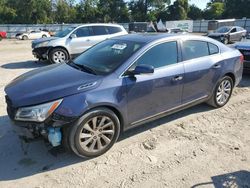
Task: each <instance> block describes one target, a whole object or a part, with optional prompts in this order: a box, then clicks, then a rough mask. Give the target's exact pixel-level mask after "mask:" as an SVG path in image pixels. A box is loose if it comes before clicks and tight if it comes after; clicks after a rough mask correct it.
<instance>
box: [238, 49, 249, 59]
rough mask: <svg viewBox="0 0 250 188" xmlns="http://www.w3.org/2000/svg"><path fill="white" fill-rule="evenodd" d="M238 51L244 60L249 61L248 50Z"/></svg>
mask: <svg viewBox="0 0 250 188" xmlns="http://www.w3.org/2000/svg"><path fill="white" fill-rule="evenodd" d="M239 51H240V52H241V53H242V54H243V56H244V60H246V61H250V50H241V49H239Z"/></svg>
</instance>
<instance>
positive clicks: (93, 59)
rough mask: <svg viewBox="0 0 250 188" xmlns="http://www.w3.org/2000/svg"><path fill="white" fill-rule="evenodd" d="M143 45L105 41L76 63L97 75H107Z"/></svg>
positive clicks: (81, 56) (121, 41) (131, 42)
mask: <svg viewBox="0 0 250 188" xmlns="http://www.w3.org/2000/svg"><path fill="white" fill-rule="evenodd" d="M143 44H144V43H139V42H133V41H125V40H117V39H110V40H105V41H103V42H101V43H99V44H97V45H95V46H94V47H92V48H90V49H88V50H87V51H85V52H84V53H82V54H81V55H80V56H79V57H77V58H76V59H75V60H74V63H75V64H76V65H82V66H85V67H88V68H89V69H92V70H93V71H94V72H95V73H96V74H100V75H106V74H109V73H111V72H113V71H114V70H115V69H116V68H118V67H119V66H120V65H121V64H122V63H124V62H125V61H126V60H127V59H128V58H129V57H131V56H132V55H133V54H134V53H135V52H136V51H138V50H139V49H140V48H141V47H142V46H143Z"/></svg>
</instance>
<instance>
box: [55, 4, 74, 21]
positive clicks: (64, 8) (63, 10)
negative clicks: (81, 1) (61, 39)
mask: <svg viewBox="0 0 250 188" xmlns="http://www.w3.org/2000/svg"><path fill="white" fill-rule="evenodd" d="M76 15H77V12H76V9H75V7H72V6H70V5H69V4H68V2H67V1H66V0H58V2H57V4H56V11H55V21H56V22H57V23H73V22H74V21H75V20H76Z"/></svg>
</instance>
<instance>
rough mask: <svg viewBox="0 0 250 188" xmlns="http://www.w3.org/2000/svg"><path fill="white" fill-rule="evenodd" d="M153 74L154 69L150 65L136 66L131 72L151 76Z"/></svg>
mask: <svg viewBox="0 0 250 188" xmlns="http://www.w3.org/2000/svg"><path fill="white" fill-rule="evenodd" d="M152 73H154V67H153V66H152V65H143V64H142V65H137V66H136V67H135V69H134V70H133V71H132V74H134V75H138V74H152Z"/></svg>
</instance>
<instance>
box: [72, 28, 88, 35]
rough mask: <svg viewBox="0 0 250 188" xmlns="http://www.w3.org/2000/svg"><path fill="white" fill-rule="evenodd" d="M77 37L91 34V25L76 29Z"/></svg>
mask: <svg viewBox="0 0 250 188" xmlns="http://www.w3.org/2000/svg"><path fill="white" fill-rule="evenodd" d="M74 34H76V36H77V37H87V36H90V33H89V27H80V28H78V29H77V30H76V31H74Z"/></svg>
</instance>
